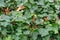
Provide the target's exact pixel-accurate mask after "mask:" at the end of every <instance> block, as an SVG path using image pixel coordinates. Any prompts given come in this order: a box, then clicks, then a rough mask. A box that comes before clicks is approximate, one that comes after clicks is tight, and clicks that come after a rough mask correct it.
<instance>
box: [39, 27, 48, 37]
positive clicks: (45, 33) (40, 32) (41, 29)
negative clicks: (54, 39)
mask: <svg viewBox="0 0 60 40" xmlns="http://www.w3.org/2000/svg"><path fill="white" fill-rule="evenodd" d="M38 31H39V34H40V35H41V36H42V37H43V36H46V35H49V33H48V31H49V30H47V29H44V28H40V29H39V30H38Z"/></svg>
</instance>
